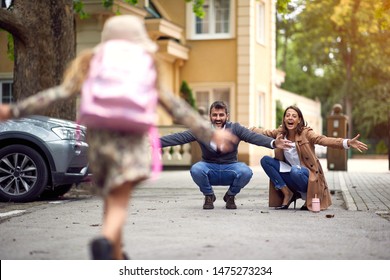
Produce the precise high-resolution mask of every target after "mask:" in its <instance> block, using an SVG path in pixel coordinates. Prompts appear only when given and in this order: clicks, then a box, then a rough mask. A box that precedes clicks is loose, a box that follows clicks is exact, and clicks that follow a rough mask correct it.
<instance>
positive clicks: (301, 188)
mask: <svg viewBox="0 0 390 280" xmlns="http://www.w3.org/2000/svg"><path fill="white" fill-rule="evenodd" d="M260 164H261V166H262V167H263V169H264V171H265V173H266V174H267V175H268V177H269V178H270V180H271V181H272V183H273V184H274V185H275V188H276V189H281V188H282V187H284V186H288V187H289V189H291V190H292V191H293V192H298V193H300V194H301V196H302V198H303V199H305V200H306V193H307V185H308V182H309V169H307V168H306V167H304V166H300V167H298V166H292V167H291V171H290V172H284V173H281V172H280V171H279V167H280V162H279V160H277V159H274V158H272V157H270V156H264V157H263V158H262V159H261V160H260Z"/></svg>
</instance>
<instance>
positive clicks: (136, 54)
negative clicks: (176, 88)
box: [79, 40, 161, 171]
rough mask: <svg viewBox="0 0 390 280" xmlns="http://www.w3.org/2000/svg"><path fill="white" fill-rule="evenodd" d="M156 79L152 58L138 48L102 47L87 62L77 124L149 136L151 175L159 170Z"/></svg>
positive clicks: (126, 45) (115, 42) (121, 44)
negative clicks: (151, 160)
mask: <svg viewBox="0 0 390 280" xmlns="http://www.w3.org/2000/svg"><path fill="white" fill-rule="evenodd" d="M156 78H157V73H156V68H155V66H154V61H153V58H152V57H151V55H150V54H149V53H147V52H146V51H145V50H144V49H143V48H142V47H140V46H139V45H136V44H133V43H130V42H128V41H124V40H110V41H107V42H105V43H102V44H101V45H99V46H98V47H97V49H96V52H95V55H94V57H93V58H92V60H91V63H90V69H89V73H88V76H87V79H86V80H85V82H84V84H83V87H82V92H81V101H80V111H79V123H81V124H83V125H86V126H87V128H104V129H108V130H114V131H127V132H129V133H134V134H144V133H149V135H150V139H151V146H152V148H153V162H154V163H155V164H154V170H155V171H156V170H157V169H159V168H160V167H161V164H160V155H159V154H158V153H159V148H160V146H159V144H160V141H159V138H158V133H157V129H156V127H155V124H156V118H157V114H156V107H157V98H158V96H157V94H158V93H157V89H156ZM156 162H157V163H156ZM156 164H157V165H159V166H156Z"/></svg>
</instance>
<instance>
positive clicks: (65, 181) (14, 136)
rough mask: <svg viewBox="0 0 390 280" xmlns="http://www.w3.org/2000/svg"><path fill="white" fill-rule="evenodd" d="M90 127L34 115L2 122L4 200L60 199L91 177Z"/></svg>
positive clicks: (0, 154) (1, 192) (0, 185)
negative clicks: (88, 152) (88, 138)
mask: <svg viewBox="0 0 390 280" xmlns="http://www.w3.org/2000/svg"><path fill="white" fill-rule="evenodd" d="M85 136H86V129H85V127H84V126H80V125H78V124H76V123H75V122H71V121H67V120H61V119H54V118H49V117H45V116H30V117H28V118H21V119H13V120H9V121H6V122H0V201H13V202H28V201H33V200H36V199H39V198H41V197H45V198H56V197H58V196H61V195H63V194H65V193H66V192H68V191H69V190H70V189H71V187H72V186H73V185H74V184H79V183H80V182H83V181H86V180H89V179H90V177H91V175H90V174H89V171H88V159H87V150H88V144H87V143H86V142H85V138H86V137H85Z"/></svg>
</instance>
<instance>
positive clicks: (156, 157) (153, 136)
mask: <svg viewBox="0 0 390 280" xmlns="http://www.w3.org/2000/svg"><path fill="white" fill-rule="evenodd" d="M149 140H150V146H151V147H152V179H153V180H155V179H157V177H158V175H159V173H160V172H161V170H162V163H161V143H160V137H159V134H158V130H157V128H156V127H155V126H151V127H150V128H149Z"/></svg>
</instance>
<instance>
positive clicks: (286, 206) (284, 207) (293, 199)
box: [275, 194, 297, 210]
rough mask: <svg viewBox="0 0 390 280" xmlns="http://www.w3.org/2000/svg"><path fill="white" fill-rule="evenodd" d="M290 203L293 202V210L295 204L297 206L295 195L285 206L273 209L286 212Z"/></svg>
mask: <svg viewBox="0 0 390 280" xmlns="http://www.w3.org/2000/svg"><path fill="white" fill-rule="evenodd" d="M292 202H294V209H295V207H296V204H297V197H296V195H295V194H294V195H293V196H292V197H291V199H290V201H289V202H288V203H287V204H285V205H282V206H278V207H275V210H286V209H288V207H289V206H290V204H291V203H292Z"/></svg>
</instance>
